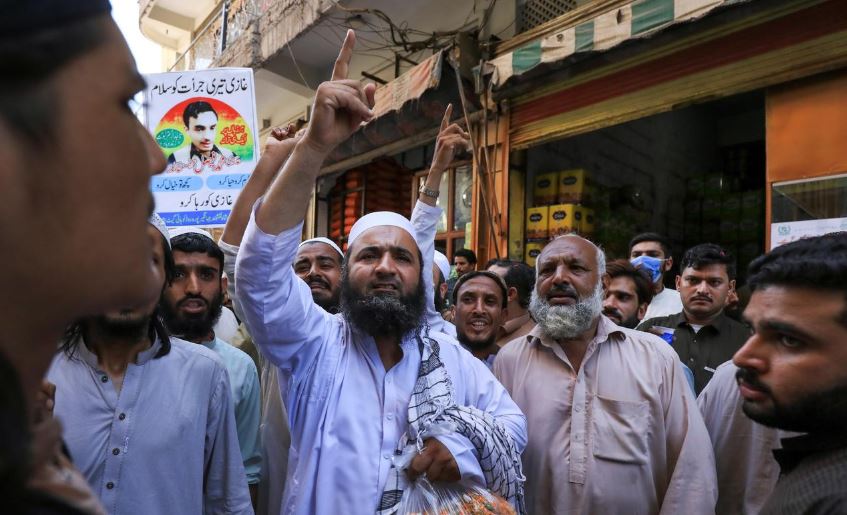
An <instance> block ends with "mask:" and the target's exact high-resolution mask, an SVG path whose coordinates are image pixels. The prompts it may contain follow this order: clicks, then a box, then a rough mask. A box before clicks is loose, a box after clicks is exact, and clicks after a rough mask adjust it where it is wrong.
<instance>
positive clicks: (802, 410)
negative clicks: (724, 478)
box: [736, 368, 847, 434]
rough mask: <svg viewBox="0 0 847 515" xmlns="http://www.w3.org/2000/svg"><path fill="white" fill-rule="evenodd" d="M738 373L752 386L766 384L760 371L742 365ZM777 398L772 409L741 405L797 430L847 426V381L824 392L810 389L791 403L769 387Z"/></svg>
mask: <svg viewBox="0 0 847 515" xmlns="http://www.w3.org/2000/svg"><path fill="white" fill-rule="evenodd" d="M736 377H738V378H744V380H745V382H747V383H749V384H750V385H752V386H759V387H762V386H763V385H761V383H759V382H758V378H757V376H756V373H755V372H753V371H751V370H750V369H746V368H740V369H739V370H738V372H737V373H736ZM767 394H768V395H769V396H770V398H771V400H772V402H773V408H772V409H771V410H770V411H769V412H762V411H760V410H757V409H756V406H757V404H754V403H748V402H747V401H743V403H742V405H741V409H742V410H743V411H744V414H745V415H747V417H748V418H750V419H751V420H754V421H756V422H758V423H759V424H762V425H765V426H768V427H774V428H777V429H782V430H785V431H794V432H797V433H811V434H827V433H832V432H834V431H837V432H840V431H843V430H844V427H847V384H842V385H838V386H836V387H834V388H830V389H829V390H826V391H823V392H814V393H809V394H807V395H806V396H804V397H802V398H800V399H798V400H796V401H794V402H793V403H792V404H790V405H786V404H780V403H778V402H776V400H775V399H774V398H773V394H772V393H771V392H770V390H767Z"/></svg>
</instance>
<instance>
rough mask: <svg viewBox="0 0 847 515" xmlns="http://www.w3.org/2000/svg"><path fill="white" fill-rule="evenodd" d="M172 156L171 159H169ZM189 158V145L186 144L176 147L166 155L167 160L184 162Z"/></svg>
mask: <svg viewBox="0 0 847 515" xmlns="http://www.w3.org/2000/svg"><path fill="white" fill-rule="evenodd" d="M171 158H173V159H171ZM190 160H191V145H186V146H184V147H182V148H179V149H176V150H174V151H173V153H172V154H171V155H170V156H169V157H168V162H169V163H173V162H175V161H176V162H179V163H186V162H188V161H190Z"/></svg>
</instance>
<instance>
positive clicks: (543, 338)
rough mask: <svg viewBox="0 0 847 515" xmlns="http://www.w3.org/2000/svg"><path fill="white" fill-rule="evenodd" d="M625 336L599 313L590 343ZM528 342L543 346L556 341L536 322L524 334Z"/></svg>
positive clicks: (550, 345) (550, 344) (549, 345)
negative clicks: (595, 330)
mask: <svg viewBox="0 0 847 515" xmlns="http://www.w3.org/2000/svg"><path fill="white" fill-rule="evenodd" d="M613 335H614V336H621V337H623V336H625V335H624V332H623V331H622V330H621V328H620V327H618V326H617V325H616V324H615V323H614V322H612V321H611V320H609V319H608V318H607V317H606V315H603V314H601V315H600V320H599V321H598V322H597V332H596V333H594V338H593V339H592V340H591V342H592V343H596V344H599V343H603V342H605V341H608V340H609V338H610V337H611V336H613ZM526 337H527V338H528V341H529V342H536V343H540V344H541V345H544V346H545V347H552V346H553V345H554V344H555V343H556V341H555V340H553V339H552V338H550V337H549V336H548V335H547V334H546V333H545V332H544V330H543V329H542V328H541V324H536V325H535V327H533V328H532V331H530V332H529V334H528V335H526Z"/></svg>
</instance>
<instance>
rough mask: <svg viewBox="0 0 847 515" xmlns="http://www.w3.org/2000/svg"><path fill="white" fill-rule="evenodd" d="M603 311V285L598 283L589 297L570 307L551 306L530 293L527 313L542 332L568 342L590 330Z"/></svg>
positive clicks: (535, 293)
mask: <svg viewBox="0 0 847 515" xmlns="http://www.w3.org/2000/svg"><path fill="white" fill-rule="evenodd" d="M602 311H603V283H602V282H598V283H597V286H596V287H595V288H594V292H593V293H592V294H591V296H590V297H587V298H585V299H579V300H577V302H576V304H574V305H572V306H551V305H550V304H549V303H548V302H547V299H543V298H541V297H540V296H539V295H538V290H533V291H532V298H531V300H530V302H529V312H530V314H532V318H534V319H535V320H536V321H537V322H538V325H539V326H541V329H542V331H544V333H545V334H547V335H548V336H549V337H550V338H553V339H554V340H570V339H573V338H576V337H577V336H579V335H580V334H582V333H584V332H585V331H587V330H588V329H590V328H591V324H593V323H594V321H595V320H596V319H597V317H599V316H600V313H601V312H602Z"/></svg>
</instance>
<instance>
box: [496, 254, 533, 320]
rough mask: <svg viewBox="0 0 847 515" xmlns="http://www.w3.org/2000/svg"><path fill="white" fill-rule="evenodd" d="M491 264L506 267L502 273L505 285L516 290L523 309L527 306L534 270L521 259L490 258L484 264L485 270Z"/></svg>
mask: <svg viewBox="0 0 847 515" xmlns="http://www.w3.org/2000/svg"><path fill="white" fill-rule="evenodd" d="M492 266H499V267H501V268H505V269H506V273H505V274H504V275H503V280H504V281H505V282H506V286H508V287H509V288H514V289H515V290H516V291H517V292H518V304H520V306H521V307H522V308H524V309H526V308H528V307H529V301H530V298H531V297H532V289H533V288H534V287H535V270H533V269H532V267H531V266H529V265H527V264H526V263H524V262H523V261H512V260H510V259H492V260H490V261H489V262H488V263H486V264H485V268H486V270H487V269H489V268H491V267H492Z"/></svg>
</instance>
